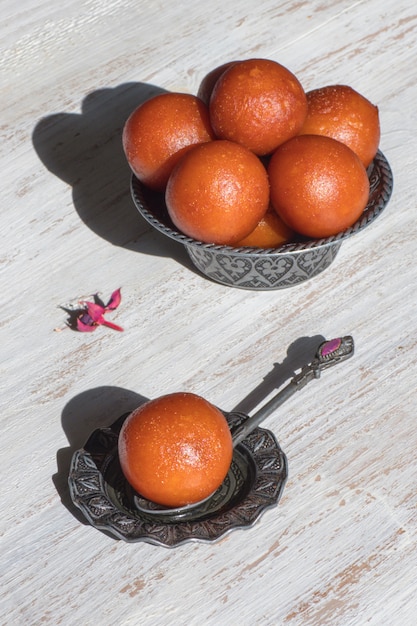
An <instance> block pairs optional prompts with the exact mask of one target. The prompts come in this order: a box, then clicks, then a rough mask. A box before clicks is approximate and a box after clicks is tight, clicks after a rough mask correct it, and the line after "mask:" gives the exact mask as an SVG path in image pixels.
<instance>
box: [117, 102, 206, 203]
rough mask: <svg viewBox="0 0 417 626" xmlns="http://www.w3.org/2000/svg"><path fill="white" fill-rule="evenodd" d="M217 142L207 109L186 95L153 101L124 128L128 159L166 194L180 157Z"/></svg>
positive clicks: (143, 179)
mask: <svg viewBox="0 0 417 626" xmlns="http://www.w3.org/2000/svg"><path fill="white" fill-rule="evenodd" d="M212 139H214V134H213V130H212V128H211V125H210V119H209V113H208V108H207V105H206V104H204V102H203V101H202V100H200V98H197V97H196V96H193V95H191V94H186V93H163V94H159V95H157V96H154V97H153V98H150V99H149V100H147V101H146V102H144V103H143V104H141V105H140V106H139V107H137V109H135V110H134V111H133V113H131V115H130V116H129V117H128V119H127V121H126V123H125V125H124V128H123V136H122V141H123V148H124V152H125V155H126V159H127V161H128V163H129V165H130V167H131V169H132V171H133V173H134V174H135V175H136V176H137V178H138V179H139V180H140V181H141V182H142V183H144V184H145V185H147V186H148V187H150V188H151V189H155V190H157V191H163V190H164V189H165V187H166V184H167V181H168V178H169V176H170V174H171V172H172V170H173V168H174V166H175V164H176V163H177V162H178V160H179V159H180V157H181V156H182V155H183V154H184V152H185V151H187V150H189V149H190V148H191V147H193V146H195V145H197V144H200V143H204V142H205V141H210V140H212Z"/></svg>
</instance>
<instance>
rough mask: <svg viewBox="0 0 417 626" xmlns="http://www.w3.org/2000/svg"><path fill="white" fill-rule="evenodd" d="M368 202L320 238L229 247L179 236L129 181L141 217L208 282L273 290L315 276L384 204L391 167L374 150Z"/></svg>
mask: <svg viewBox="0 0 417 626" xmlns="http://www.w3.org/2000/svg"><path fill="white" fill-rule="evenodd" d="M368 176H369V180H370V185H371V189H370V194H369V202H368V204H367V206H366V208H365V210H364V212H363V214H362V216H361V217H360V219H359V220H358V221H357V222H355V224H353V226H351V227H350V228H348V229H346V230H345V231H343V232H341V233H338V234H337V235H334V236H333V237H328V238H325V239H316V240H306V239H302V238H300V239H299V240H298V241H294V242H292V243H288V244H284V245H282V246H280V247H279V248H271V249H261V248H233V247H230V246H218V245H214V244H206V243H203V242H201V241H196V240H195V239H191V238H190V237H187V236H186V235H183V234H182V233H180V232H179V231H178V230H176V229H175V226H174V225H173V224H172V222H171V220H170V218H169V216H168V212H167V208H166V205H165V201H164V197H163V195H162V194H156V193H153V192H151V191H149V190H148V189H146V188H145V187H144V186H143V185H142V184H141V183H140V182H139V181H138V179H137V178H136V177H135V176H132V179H131V193H132V198H133V201H134V203H135V205H136V207H137V209H138V210H139V212H140V214H141V215H142V216H143V217H144V218H145V219H146V220H147V221H148V222H149V223H150V224H151V225H152V226H153V227H154V228H156V229H157V230H158V231H160V232H161V233H163V234H164V235H166V236H167V237H170V238H171V239H174V240H175V241H178V242H180V243H182V244H183V245H184V246H185V248H186V250H187V252H188V255H189V257H190V258H191V261H192V262H193V264H194V265H195V267H196V268H197V269H198V270H200V271H201V272H202V273H203V274H204V275H205V276H207V277H208V278H210V279H212V280H214V281H216V282H218V283H222V284H224V285H229V286H232V287H240V288H242V289H252V290H270V289H271V290H272V289H283V288H286V287H292V286H293V285H298V284H300V283H302V282H303V281H305V280H307V279H310V278H313V277H314V276H317V275H318V274H320V272H322V271H323V270H325V269H326V268H327V267H329V265H330V264H331V263H332V262H333V261H334V259H335V257H336V255H337V253H338V251H339V248H340V246H341V245H342V242H343V241H344V240H345V239H347V238H348V237H350V236H351V235H354V234H356V233H359V232H360V231H362V230H363V229H364V228H366V226H368V225H369V224H370V223H371V222H373V220H374V219H376V218H377V217H378V216H379V215H380V214H381V213H382V211H383V210H384V208H385V206H386V205H387V203H388V201H389V199H390V196H391V193H392V186H393V177H392V172H391V168H390V166H389V164H388V161H387V160H386V158H385V156H384V155H383V154H382V152H380V151H379V152H378V153H377V155H376V157H375V159H374V161H373V163H372V164H371V165H370V167H369V168H368Z"/></svg>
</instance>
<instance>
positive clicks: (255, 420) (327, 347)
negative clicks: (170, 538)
mask: <svg viewBox="0 0 417 626" xmlns="http://www.w3.org/2000/svg"><path fill="white" fill-rule="evenodd" d="M353 352H354V343H353V338H352V337H351V336H349V335H348V336H346V337H340V338H337V339H330V340H329V341H324V342H323V343H321V344H320V346H319V348H318V350H317V353H316V356H315V358H314V359H313V360H312V362H311V363H310V364H308V365H305V366H304V367H303V368H302V369H301V371H300V372H299V374H296V375H295V376H294V377H293V378H292V379H291V381H290V382H289V383H288V384H287V385H286V386H285V387H284V388H283V389H281V390H280V391H279V392H278V393H277V394H276V395H275V396H274V397H273V398H271V400H269V401H268V402H267V403H266V404H265V405H264V406H262V407H261V408H260V409H259V410H258V411H257V412H256V413H254V414H253V415H252V416H251V417H249V416H248V417H247V419H246V420H245V421H244V422H242V423H241V424H240V425H239V426H237V427H235V428H233V429H232V441H233V448H235V447H236V446H237V445H238V444H239V443H241V442H242V441H243V440H244V439H245V438H246V437H247V436H248V435H249V434H250V433H251V432H252V431H253V430H255V428H256V427H257V426H259V424H260V423H261V422H263V421H264V420H265V419H266V418H267V417H268V416H269V415H271V413H273V412H274V411H275V410H276V409H277V408H278V407H279V406H281V404H283V403H284V402H285V401H286V400H288V398H290V397H291V396H292V395H293V394H294V393H295V392H296V391H299V390H300V389H302V388H303V387H305V385H306V384H307V383H309V382H310V381H312V380H314V379H315V378H320V375H321V372H322V371H323V370H324V369H327V368H328V367H331V366H332V365H335V364H336V363H340V362H341V361H346V359H349V358H350V357H351V356H352V355H353ZM212 495H213V494H211V495H210V496H208V498H205V499H204V500H199V501H198V502H193V503H191V504H186V505H185V506H180V507H177V508H168V507H163V506H160V507H159V505H156V504H155V503H154V502H150V501H149V500H146V498H143V497H142V496H140V495H138V497H137V498H135V503H136V508H137V509H138V511H141V512H143V513H147V514H149V513H151V514H152V515H158V514H160V515H174V516H179V515H182V514H184V513H186V512H188V511H190V510H192V509H194V508H196V507H198V506H200V505H201V504H202V503H204V502H206V501H207V500H209V499H210V498H211V497H212Z"/></svg>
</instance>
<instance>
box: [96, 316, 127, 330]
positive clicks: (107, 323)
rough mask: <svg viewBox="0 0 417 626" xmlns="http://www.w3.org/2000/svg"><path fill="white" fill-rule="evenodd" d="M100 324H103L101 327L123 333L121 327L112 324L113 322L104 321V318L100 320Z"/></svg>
mask: <svg viewBox="0 0 417 626" xmlns="http://www.w3.org/2000/svg"><path fill="white" fill-rule="evenodd" d="M100 324H103V326H108V327H109V328H113V330H120V331H123V328H122V327H121V326H118V325H117V324H113V322H109V321H108V320H106V319H104V317H103V318H102V320H101V322H100Z"/></svg>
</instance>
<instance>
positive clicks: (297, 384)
mask: <svg viewBox="0 0 417 626" xmlns="http://www.w3.org/2000/svg"><path fill="white" fill-rule="evenodd" d="M353 352H354V343H353V338H352V337H350V336H349V335H348V336H346V337H340V338H338V339H330V340H329V341H324V342H323V343H322V344H320V346H319V348H318V350H317V353H316V356H315V358H314V359H313V361H312V362H311V363H310V364H309V365H305V366H304V367H303V368H302V369H301V371H300V373H299V374H296V375H295V376H294V378H292V379H291V381H290V382H289V383H288V385H286V386H285V387H284V388H283V389H281V391H279V392H278V393H277V394H276V395H275V396H274V397H273V398H271V400H269V401H268V402H267V403H266V404H265V405H264V406H263V407H261V408H260V409H259V410H258V411H257V412H256V413H254V414H253V415H252V416H251V417H248V419H247V420H246V421H245V422H243V423H242V424H241V425H240V426H238V427H237V428H234V429H233V431H232V437H233V446H236V445H237V444H238V443H240V442H241V441H243V439H245V437H247V436H248V435H249V433H251V432H252V430H254V429H255V428H256V427H257V426H258V425H259V424H260V423H261V422H262V421H263V420H264V419H265V418H266V417H268V415H270V414H271V413H273V412H274V411H275V410H276V409H277V408H278V407H279V406H281V404H283V403H284V402H285V401H286V400H288V398H289V397H291V396H292V395H293V394H294V393H295V392H296V391H299V390H300V389H302V388H303V387H304V386H305V385H306V384H307V383H309V382H310V381H311V380H313V379H314V378H320V375H321V372H322V370H324V369H327V368H328V367H331V366H332V365H335V364H336V363H340V362H341V361H346V359H349V358H350V357H351V356H352V355H353Z"/></svg>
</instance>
